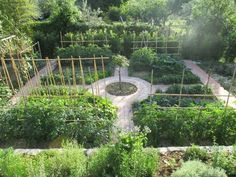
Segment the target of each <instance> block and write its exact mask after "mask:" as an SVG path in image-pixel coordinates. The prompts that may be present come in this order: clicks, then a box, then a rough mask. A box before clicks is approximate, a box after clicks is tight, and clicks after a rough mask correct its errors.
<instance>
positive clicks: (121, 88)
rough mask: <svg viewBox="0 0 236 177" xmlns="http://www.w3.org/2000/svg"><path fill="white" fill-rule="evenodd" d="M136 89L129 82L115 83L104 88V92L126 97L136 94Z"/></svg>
mask: <svg viewBox="0 0 236 177" xmlns="http://www.w3.org/2000/svg"><path fill="white" fill-rule="evenodd" d="M137 90H138V88H137V87H136V86H135V85H134V84H132V83H129V82H115V83H111V84H109V85H108V86H107V87H106V92H107V93H109V94H111V95H115V96H127V95H131V94H134V93H135V92H137Z"/></svg>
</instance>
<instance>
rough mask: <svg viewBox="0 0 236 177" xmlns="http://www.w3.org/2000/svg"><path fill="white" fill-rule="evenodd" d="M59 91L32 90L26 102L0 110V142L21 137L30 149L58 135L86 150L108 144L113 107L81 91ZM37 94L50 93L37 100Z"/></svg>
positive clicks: (47, 89)
mask: <svg viewBox="0 0 236 177" xmlns="http://www.w3.org/2000/svg"><path fill="white" fill-rule="evenodd" d="M61 89H63V88H60V87H58V88H57V89H56V88H50V87H48V88H45V90H42V89H41V90H39V91H37V90H36V91H34V93H35V94H36V95H32V96H31V97H28V99H27V101H25V100H24V101H23V100H22V101H21V103H20V104H19V105H18V106H16V107H13V108H11V109H9V110H6V111H1V118H0V126H1V134H0V139H1V140H2V141H6V140H9V139H18V138H24V139H26V141H27V142H28V143H29V144H30V145H31V146H35V145H38V144H39V143H41V142H45V141H46V142H50V141H52V140H54V139H56V138H57V137H59V136H63V137H66V138H69V139H76V140H77V141H78V142H79V143H81V144H83V145H84V146H86V147H93V146H98V145H100V144H103V143H106V142H108V141H109V139H110V135H111V130H112V125H113V122H114V120H115V118H116V109H115V107H113V106H112V104H111V103H110V102H109V101H107V100H104V99H102V98H100V97H94V96H93V95H92V94H90V93H87V92H85V91H78V90H73V91H72V90H71V91H70V89H67V88H64V89H63V90H61ZM50 91H51V92H50ZM39 93H40V94H43V95H45V93H50V98H49V97H47V96H43V97H37V96H38V94H39ZM62 93H64V94H63V95H59V96H57V95H58V94H62ZM73 96H74V98H73Z"/></svg>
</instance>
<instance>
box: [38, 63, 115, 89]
mask: <svg viewBox="0 0 236 177" xmlns="http://www.w3.org/2000/svg"><path fill="white" fill-rule="evenodd" d="M88 67H91V69H90V71H89V69H88ZM88 67H85V68H84V69H83V74H84V82H85V84H91V83H93V82H95V81H96V80H99V79H103V78H106V77H110V76H112V75H113V71H114V69H113V68H111V67H109V68H108V69H106V71H105V72H104V73H103V71H102V67H98V68H97V72H95V70H94V68H93V66H92V65H88ZM75 68H76V69H75V71H74V73H73V70H72V67H71V66H63V67H62V74H61V71H60V70H59V68H58V67H57V68H56V69H55V70H54V71H53V74H49V75H46V76H43V77H41V83H42V84H43V85H45V84H46V85H63V84H65V85H74V84H76V85H82V84H83V79H82V74H81V70H80V69H78V68H80V66H78V65H75ZM63 80H64V81H63ZM54 81H55V83H54Z"/></svg>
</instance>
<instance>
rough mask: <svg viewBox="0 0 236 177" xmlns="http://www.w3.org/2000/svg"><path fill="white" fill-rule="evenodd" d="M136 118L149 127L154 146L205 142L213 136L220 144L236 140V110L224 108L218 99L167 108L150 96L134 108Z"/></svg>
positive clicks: (150, 138) (150, 143) (209, 141)
mask: <svg viewBox="0 0 236 177" xmlns="http://www.w3.org/2000/svg"><path fill="white" fill-rule="evenodd" d="M133 120H134V123H135V125H136V126H141V127H142V128H144V127H146V126H147V127H149V128H150V130H151V133H150V134H149V135H148V144H149V145H153V146H159V145H164V146H166V145H169V146H173V145H176V146H178V145H190V144H200V145H205V144H212V142H213V141H214V140H216V142H217V143H219V144H221V145H232V144H234V143H235V141H236V140H235V137H236V135H235V133H236V127H235V126H232V125H235V121H236V113H235V111H234V110H233V109H231V108H229V109H227V111H225V109H224V108H223V105H222V104H219V103H208V104H205V106H204V108H203V109H199V110H198V109H196V107H193V108H191V107H189V108H184V109H178V108H176V107H172V108H168V109H165V108H161V107H159V106H158V105H157V104H156V103H155V102H153V103H152V102H151V103H150V101H149V102H148V100H147V101H146V103H142V104H141V105H139V107H138V109H137V110H136V111H135V112H134V119H133ZM206 122H207V123H206ZM163 143H164V144H163Z"/></svg>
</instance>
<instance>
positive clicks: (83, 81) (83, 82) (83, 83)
mask: <svg viewBox="0 0 236 177" xmlns="http://www.w3.org/2000/svg"><path fill="white" fill-rule="evenodd" d="M79 65H80V74H81V79H82V85H83V87H84V88H85V78H84V68H83V64H82V60H81V58H80V57H79Z"/></svg>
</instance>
